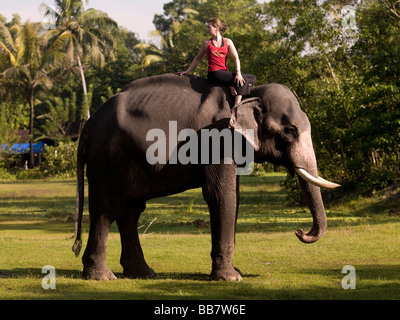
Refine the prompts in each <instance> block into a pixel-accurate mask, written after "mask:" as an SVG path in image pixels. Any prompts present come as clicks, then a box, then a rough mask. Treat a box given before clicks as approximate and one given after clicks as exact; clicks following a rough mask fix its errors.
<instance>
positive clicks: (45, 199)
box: [0, 174, 400, 300]
mask: <svg viewBox="0 0 400 320" xmlns="http://www.w3.org/2000/svg"><path fill="white" fill-rule="evenodd" d="M283 178H284V176H283V175H282V174H270V175H267V176H264V177H243V178H242V179H241V180H242V183H241V187H240V188H241V206H240V214H239V219H238V227H237V236H236V249H235V255H234V265H235V266H236V267H238V268H239V269H240V270H241V271H242V272H243V273H244V277H243V279H244V280H243V281H242V282H240V283H221V282H218V283H215V282H210V281H208V275H209V273H210V271H211V258H210V250H211V241H210V230H209V226H208V221H209V217H208V211H207V206H206V204H205V202H204V200H203V198H202V195H201V190H200V189H196V190H189V191H187V192H184V193H181V194H178V195H174V196H171V197H166V198H160V199H154V200H152V201H149V202H148V205H147V209H146V211H145V212H144V213H143V215H142V217H141V220H140V225H143V227H142V228H140V233H141V234H142V235H141V242H142V247H143V251H144V253H145V257H146V260H147V262H148V264H149V265H150V266H151V267H152V268H153V269H154V270H155V271H156V272H157V273H158V275H159V277H158V278H157V279H154V280H130V279H123V277H122V267H121V266H120V264H119V255H120V250H121V248H120V239H119V233H118V230H117V228H116V225H115V224H113V226H112V227H111V232H110V236H109V240H108V249H107V250H108V251H107V264H108V266H109V267H110V269H111V270H113V271H114V273H115V274H116V275H117V277H118V278H119V280H115V281H104V282H102V281H85V280H81V278H80V276H81V269H82V264H81V258H80V257H79V258H75V256H74V255H73V253H72V251H71V246H72V244H73V242H74V239H73V233H74V223H73V221H72V217H73V215H74V207H75V188H76V186H75V181H74V180H46V181H44V180H41V181H24V182H10V183H7V182H3V183H0V248H1V249H0V299H77V300H82V299H162V300H164V299H227V300H228V299H399V298H400V250H399V245H400V215H399V209H398V208H400V201H399V199H398V198H399V197H398V195H397V197H393V196H388V195H387V193H381V194H377V195H375V196H374V197H373V198H367V199H365V198H359V199H356V200H354V199H353V200H347V201H346V202H342V203H340V204H337V205H335V206H332V207H329V208H327V215H328V231H327V232H326V234H325V235H324V236H323V237H322V239H321V240H319V241H318V242H316V243H314V244H311V245H306V244H303V243H301V242H300V241H298V239H297V238H296V236H295V234H294V232H295V230H297V229H298V228H303V229H305V230H308V229H309V228H310V227H311V224H312V219H311V215H310V213H309V211H308V209H306V208H300V207H289V206H287V205H286V204H285V194H284V193H283V192H282V190H281V189H280V187H279V181H280V180H281V179H283ZM86 200H87V199H86ZM85 210H86V211H85V219H84V246H85V245H86V240H87V232H88V222H87V221H88V218H87V214H88V213H87V201H86V206H85ZM154 219H156V220H154ZM152 221H153V223H151V222H152ZM150 224H151V225H150ZM146 228H147V230H146ZM145 230H146V233H144V231H145ZM45 265H52V266H54V267H55V269H56V290H51V289H49V290H44V289H43V288H42V286H41V281H42V278H43V277H44V276H45V275H44V274H42V273H41V269H42V267H43V266H45ZM344 265H353V266H354V267H355V270H356V289H355V290H350V289H349V290H344V289H343V288H342V285H341V281H342V278H343V277H344V276H345V275H344V274H342V273H341V270H342V267H343V266H344Z"/></svg>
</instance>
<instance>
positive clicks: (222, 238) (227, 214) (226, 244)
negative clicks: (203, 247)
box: [203, 165, 242, 281]
mask: <svg viewBox="0 0 400 320" xmlns="http://www.w3.org/2000/svg"><path fill="white" fill-rule="evenodd" d="M203 195H204V199H205V200H206V201H207V204H208V207H209V209H210V220H211V237H212V250H211V258H212V271H211V274H210V280H226V281H229V280H233V281H240V280H242V277H241V275H240V272H239V270H237V269H235V268H234V267H233V265H232V258H233V252H234V247H235V229H236V214H237V210H236V209H237V188H236V171H235V167H234V166H233V165H211V166H207V168H206V169H205V179H204V184H203Z"/></svg>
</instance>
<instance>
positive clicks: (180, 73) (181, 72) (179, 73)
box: [175, 71, 188, 76]
mask: <svg viewBox="0 0 400 320" xmlns="http://www.w3.org/2000/svg"><path fill="white" fill-rule="evenodd" d="M187 73H188V72H187V71H180V72H175V74H177V75H178V76H182V75H184V74H187Z"/></svg>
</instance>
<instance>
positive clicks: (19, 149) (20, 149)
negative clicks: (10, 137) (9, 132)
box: [2, 142, 44, 153]
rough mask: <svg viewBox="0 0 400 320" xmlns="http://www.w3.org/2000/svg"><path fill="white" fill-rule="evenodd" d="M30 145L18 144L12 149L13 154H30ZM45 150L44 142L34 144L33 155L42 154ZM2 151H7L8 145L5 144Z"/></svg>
mask: <svg viewBox="0 0 400 320" xmlns="http://www.w3.org/2000/svg"><path fill="white" fill-rule="evenodd" d="M29 149H30V147H29V143H16V144H14V145H13V146H12V147H11V150H10V151H11V152H12V153H29ZM43 149H44V142H38V143H34V144H33V153H40V152H42V151H43ZM2 151H3V152H4V151H7V145H5V144H3V147H2Z"/></svg>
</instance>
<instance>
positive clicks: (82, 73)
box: [76, 55, 90, 120]
mask: <svg viewBox="0 0 400 320" xmlns="http://www.w3.org/2000/svg"><path fill="white" fill-rule="evenodd" d="M76 60H77V61H78V66H79V72H80V74H81V79H82V89H83V99H84V100H83V103H84V106H85V108H87V110H86V111H87V112H86V120H88V119H89V118H90V109H89V106H88V97H87V87H86V79H85V73H84V72H83V66H82V63H81V58H79V56H78V55H77V56H76Z"/></svg>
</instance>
